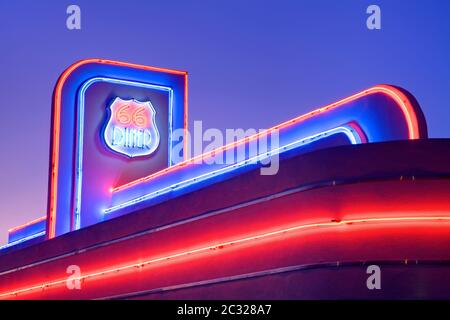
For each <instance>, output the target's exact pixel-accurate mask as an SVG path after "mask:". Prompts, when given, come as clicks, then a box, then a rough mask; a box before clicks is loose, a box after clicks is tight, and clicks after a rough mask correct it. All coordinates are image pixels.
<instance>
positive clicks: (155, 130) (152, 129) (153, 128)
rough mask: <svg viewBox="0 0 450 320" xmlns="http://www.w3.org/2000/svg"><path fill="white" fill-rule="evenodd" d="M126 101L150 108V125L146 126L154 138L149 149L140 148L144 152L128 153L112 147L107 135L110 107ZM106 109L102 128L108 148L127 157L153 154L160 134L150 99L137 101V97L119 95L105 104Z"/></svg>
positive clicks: (109, 128)
mask: <svg viewBox="0 0 450 320" xmlns="http://www.w3.org/2000/svg"><path fill="white" fill-rule="evenodd" d="M127 102H133V103H135V104H138V105H142V106H147V107H148V109H149V110H150V114H151V126H150V127H149V128H147V129H148V130H149V131H150V134H151V136H152V137H154V138H155V139H153V140H152V141H155V142H153V143H152V145H151V147H150V148H149V149H142V150H145V152H141V153H139V152H137V153H129V152H127V151H126V150H121V149H118V148H117V147H114V145H112V143H111V142H110V141H109V137H108V130H112V129H111V121H112V119H113V114H114V112H113V109H112V107H113V106H114V105H115V104H116V103H121V104H124V103H127ZM106 110H107V119H108V120H107V121H106V125H105V127H104V130H103V141H104V142H105V144H106V146H107V147H108V149H109V150H111V151H113V152H114V153H117V154H119V155H123V156H126V157H128V158H130V159H131V158H137V157H143V156H149V155H151V154H153V153H154V152H155V151H156V149H157V148H158V147H159V143H160V140H161V139H160V135H159V130H158V127H157V125H156V119H155V118H156V110H155V108H154V107H153V104H152V103H151V101H150V100H148V101H139V100H137V99H134V98H133V99H122V98H120V97H116V98H114V100H113V101H112V102H111V103H110V104H109V105H108V106H107V108H106Z"/></svg>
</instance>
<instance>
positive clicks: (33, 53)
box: [0, 0, 450, 244]
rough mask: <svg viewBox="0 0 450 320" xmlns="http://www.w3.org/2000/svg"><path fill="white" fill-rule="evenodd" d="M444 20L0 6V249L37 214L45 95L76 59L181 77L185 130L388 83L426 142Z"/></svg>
mask: <svg viewBox="0 0 450 320" xmlns="http://www.w3.org/2000/svg"><path fill="white" fill-rule="evenodd" d="M70 4H77V5H79V6H80V7H81V10H82V30H80V31H69V30H67V29H66V24H65V21H66V17H67V15H66V8H67V6H68V5H70ZM370 4H377V5H379V6H380V7H381V10H382V29H381V30H380V31H370V30H368V29H367V28H366V18H367V14H366V13H365V12H366V8H367V7H368V6H369V5H370ZM449 16H450V1H444V0H434V1H430V0H415V1H413V0H409V1H407V2H406V1H400V0H397V1H395V0H373V1H364V0H340V1H336V0H328V1H325V0H308V1H306V0H303V1H302V0H292V1H284V0H281V1H280V0H277V1H262V0H259V1H253V0H233V1H231V0H228V1H220V0H216V1H211V0H195V1H194V0H191V1H189V0H184V1H175V0H170V1H167V0H166V1H163V0H161V1H154V0H145V1H144V0H142V1H136V0H126V1H119V0H117V1H116V0H115V1H106V0H105V1H100V0H95V1H92V0H89V1H84V0H83V1H81V0H78V1H71V2H68V1H54V0H47V1H42V0H41V1H36V0H34V1H22V0H15V1H1V2H0V40H1V41H0V47H1V52H0V55H1V59H0V71H1V77H0V97H1V99H2V103H1V107H0V108H1V113H2V116H3V119H5V121H4V122H2V125H1V126H0V139H1V142H2V146H3V147H2V157H0V244H1V243H4V242H5V241H6V230H7V229H8V228H9V227H12V226H15V225H17V224H21V223H25V222H27V221H29V220H31V219H34V218H37V217H39V216H42V215H44V214H45V208H46V194H47V175H48V171H47V170H48V152H49V151H48V150H49V136H50V107H51V94H52V90H53V86H54V84H55V82H56V79H57V78H58V76H59V74H60V73H61V72H62V71H63V70H64V69H65V67H67V66H69V65H70V64H72V63H73V62H75V61H76V60H80V59H83V58H91V57H99V58H107V59H113V60H122V61H128V62H134V63H140V64H146V65H153V66H160V67H168V68H175V69H182V70H187V71H189V73H190V79H189V86H190V87H189V89H190V96H189V108H190V110H189V117H190V125H191V126H192V121H193V120H203V121H204V123H203V126H204V127H205V128H208V127H216V128H219V129H225V128H235V127H241V128H250V127H253V128H266V127H269V126H272V125H274V124H277V123H278V122H281V121H283V120H287V119H289V118H291V117H294V116H297V115H299V114H302V113H305V112H307V111H310V110H312V109H315V108H316V107H319V106H321V105H324V104H327V103H330V102H334V101H335V100H338V99H340V98H343V97H345V96H347V95H350V94H352V93H355V92H357V91H360V90H362V89H365V88H367V87H370V86H372V85H375V84H378V83H390V84H395V85H399V86H402V87H404V88H406V89H408V90H410V91H411V92H412V93H413V94H414V95H415V96H416V97H417V99H418V100H419V102H420V104H421V105H422V108H423V110H424V112H425V116H426V118H427V121H428V125H429V133H430V136H431V137H450V125H449V123H448V121H449V120H450V106H449V105H448V101H450V59H449V57H450V40H449V39H450V19H449Z"/></svg>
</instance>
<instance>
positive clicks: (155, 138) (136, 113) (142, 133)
mask: <svg viewBox="0 0 450 320" xmlns="http://www.w3.org/2000/svg"><path fill="white" fill-rule="evenodd" d="M155 117H156V111H155V109H154V108H153V105H152V103H151V102H150V101H145V102H141V101H137V100H135V99H131V100H123V99H121V98H119V97H117V98H115V99H114V101H113V102H112V103H111V104H110V105H109V112H108V118H107V123H106V126H105V130H104V135H103V136H104V140H105V143H106V145H107V146H108V147H109V148H110V149H111V150H113V151H115V152H117V153H119V154H122V155H125V156H128V157H130V158H134V157H140V156H146V155H150V154H152V153H153V152H155V151H156V149H157V148H158V145H159V140H160V137H159V132H158V128H157V127H156V122H155Z"/></svg>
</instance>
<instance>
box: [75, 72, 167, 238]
mask: <svg viewBox="0 0 450 320" xmlns="http://www.w3.org/2000/svg"><path fill="white" fill-rule="evenodd" d="M98 82H106V83H114V84H123V85H128V86H134V87H140V88H145V89H153V90H161V91H165V92H168V93H169V104H168V105H169V110H168V114H169V115H168V119H169V135H168V136H169V144H168V159H169V160H168V165H169V167H170V165H171V163H172V157H171V147H170V146H171V143H172V116H173V90H172V88H170V87H165V86H158V85H153V84H147V83H141V82H137V81H128V80H121V79H116V78H109V77H95V78H92V79H89V80H87V81H86V82H85V83H84V84H83V85H82V86H81V88H80V91H79V93H78V108H79V110H80V112H79V116H78V127H77V134H78V136H77V139H78V140H77V141H78V144H77V147H76V158H77V163H76V164H75V168H76V169H75V170H76V174H75V190H76V192H75V209H74V219H75V224H74V227H75V230H78V229H80V227H81V217H80V215H81V187H82V183H83V174H82V173H83V145H84V113H85V96H86V91H87V89H89V87H90V86H92V85H93V84H95V83H98Z"/></svg>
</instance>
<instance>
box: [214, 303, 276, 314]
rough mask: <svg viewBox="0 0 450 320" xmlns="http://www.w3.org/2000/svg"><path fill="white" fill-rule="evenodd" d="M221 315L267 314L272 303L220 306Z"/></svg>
mask: <svg viewBox="0 0 450 320" xmlns="http://www.w3.org/2000/svg"><path fill="white" fill-rule="evenodd" d="M221 308H222V312H221V314H223V315H227V314H229V315H240V314H245V315H267V314H269V313H270V309H271V308H272V305H270V304H266V305H256V304H230V305H225V304H223V305H222V306H221Z"/></svg>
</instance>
